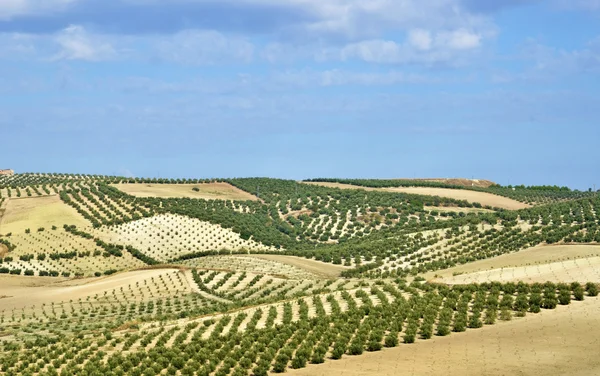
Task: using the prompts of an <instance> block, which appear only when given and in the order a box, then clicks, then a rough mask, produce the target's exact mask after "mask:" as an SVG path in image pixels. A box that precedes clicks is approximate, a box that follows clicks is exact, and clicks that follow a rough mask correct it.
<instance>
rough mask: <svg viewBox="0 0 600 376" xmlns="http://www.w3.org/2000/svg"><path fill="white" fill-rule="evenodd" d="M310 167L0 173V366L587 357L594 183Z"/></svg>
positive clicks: (215, 371) (234, 365) (589, 368)
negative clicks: (299, 171) (518, 182)
mask: <svg viewBox="0 0 600 376" xmlns="http://www.w3.org/2000/svg"><path fill="white" fill-rule="evenodd" d="M317 180H319V181H311V182H296V181H292V180H281V179H270V178H237V179H211V180H203V179H177V180H168V179H131V178H123V177H116V176H96V175H70V174H16V175H12V176H0V201H1V204H0V205H1V206H0V208H1V210H2V211H0V215H1V218H0V304H1V308H0V336H1V337H2V342H0V348H1V349H2V352H0V372H2V373H5V374H14V375H16V374H39V375H56V374H64V375H70V374H102V375H112V374H115V375H118V374H181V375H187V374H194V373H196V374H205V375H209V374H210V375H266V374H270V373H281V372H290V373H292V374H293V373H298V374H311V375H312V374H314V375H319V374H323V375H325V374H327V375H335V374H341V373H348V374H355V375H375V374H397V373H396V372H397V370H398V369H403V370H407V371H409V372H413V373H417V374H418V373H428V374H442V373H444V374H469V372H470V374H483V373H485V374H502V372H504V370H505V368H502V367H503V365H504V364H507V365H508V366H509V367H512V368H510V369H512V370H516V369H517V368H516V367H518V364H517V363H518V362H516V361H514V362H513V361H510V362H508V363H506V362H505V361H503V360H502V359H504V358H503V357H505V356H508V355H509V353H510V352H511V351H513V350H512V349H518V351H519V353H521V354H527V355H524V356H523V358H522V359H520V360H519V361H520V363H519V364H521V366H522V368H521V369H522V370H523V372H524V373H523V374H533V373H536V372H537V371H536V370H545V372H546V371H547V372H550V370H552V369H556V370H562V371H561V372H566V370H567V368H564V367H563V363H564V362H562V361H561V359H574V358H577V359H580V360H581V361H580V362H578V363H577V366H573V367H574V368H570V369H573V370H578V372H579V370H580V371H581V372H582V373H584V372H591V373H590V374H593V373H594V372H595V371H596V370H597V369H598V364H597V363H596V362H594V361H592V360H591V359H593V356H592V354H593V351H595V346H594V344H595V339H594V338H595V337H594V336H595V332H594V331H592V330H590V331H586V330H585V328H586V326H592V327H593V324H594V323H595V321H594V319H593V318H590V317H591V316H590V312H593V310H594V309H597V305H598V298H597V295H598V287H599V286H598V284H600V261H599V260H600V227H599V225H600V214H599V213H600V196H599V195H598V194H596V193H591V192H579V191H571V190H567V189H563V188H559V187H553V186H543V187H518V188H515V189H512V187H511V188H509V187H499V186H497V185H495V184H492V183H491V182H489V181H477V184H473V183H475V181H469V180H466V179H420V180H415V179H412V180H406V179H404V180H402V179H401V180H397V179H395V180H368V179H367V180H349V181H340V180H339V179H317ZM469 182H471V185H468V184H469ZM442 193H443V194H442ZM490 200H493V201H490ZM549 328H551V329H552V330H550V329H549ZM550 332H552V333H562V334H561V335H564V336H565V337H568V334H569V333H573V335H574V336H577V338H570V337H569V338H567V339H563V340H562V341H563V342H561V341H559V340H557V339H556V338H558V337H556V336H554V335H551V333H550ZM514 333H521V334H520V335H518V336H515V335H514ZM561 338H562V337H561ZM535 339H539V341H538V340H535ZM596 342H597V341H596ZM562 343H565V344H568V346H564V349H561V346H560V345H561V344H562ZM576 344H579V348H577V350H576V351H575V350H573V348H572V346H575V345H576ZM505 346H508V347H509V348H510V349H511V350H506V349H504V347H505ZM570 346H571V347H570ZM499 348H500V349H501V351H500V352H498V349H499ZM544 348H550V349H552V351H553V357H552V359H550V358H548V357H546V356H544V354H543V353H541V352H542V350H543V349H544ZM466 354H473V356H474V358H473V359H471V358H470V357H468V358H467V357H466ZM482 359H486V360H487V361H483V360H482ZM584 360H585V361H584ZM455 363H456V364H458V365H457V366H455V365H454V364H455ZM467 365H468V367H467ZM561 367H562V368H561ZM529 371H532V373H527V372H529ZM534 371H535V372H534ZM550 374H551V372H550Z"/></svg>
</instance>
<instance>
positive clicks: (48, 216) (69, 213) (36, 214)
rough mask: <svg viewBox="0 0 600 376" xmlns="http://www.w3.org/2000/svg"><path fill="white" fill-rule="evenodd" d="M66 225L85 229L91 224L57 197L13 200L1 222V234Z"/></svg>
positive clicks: (7, 206) (10, 201)
mask: <svg viewBox="0 0 600 376" xmlns="http://www.w3.org/2000/svg"><path fill="white" fill-rule="evenodd" d="M65 224H68V225H76V226H77V227H84V226H88V225H89V224H90V223H89V222H88V221H87V220H86V219H85V218H84V217H83V216H82V215H81V214H79V213H78V212H77V210H75V209H74V208H72V207H70V206H69V205H67V204H65V203H63V202H62V201H61V200H60V197H58V196H56V195H55V196H41V197H27V198H11V199H9V201H8V204H7V205H6V212H5V213H4V215H3V216H2V219H1V220H0V234H6V233H9V232H12V233H22V232H24V231H25V229H27V228H29V229H31V231H32V232H34V231H37V229H38V228H39V227H44V228H46V229H49V228H51V227H52V226H53V225H54V226H57V227H62V226H63V225H65Z"/></svg>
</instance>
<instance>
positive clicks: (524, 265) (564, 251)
mask: <svg viewBox="0 0 600 376" xmlns="http://www.w3.org/2000/svg"><path fill="white" fill-rule="evenodd" d="M597 256H600V245H587V244H586V245H584V244H582V245H543V246H537V247H532V248H528V249H525V250H523V251H519V252H515V253H507V254H504V255H500V256H497V257H493V258H489V259H485V260H479V261H475V262H471V263H468V264H464V265H458V266H455V267H453V268H449V269H445V270H438V271H435V272H429V273H427V274H425V275H424V277H425V278H426V279H431V278H434V277H435V275H437V276H439V277H444V278H451V277H452V276H454V275H457V274H461V275H460V276H457V277H461V278H460V279H463V278H464V277H463V276H462V275H467V274H474V273H479V274H478V275H480V276H483V275H489V276H490V277H492V276H496V277H498V276H499V275H500V274H503V275H504V276H507V275H508V273H509V270H511V273H513V272H515V271H516V272H517V275H518V274H519V273H520V272H519V270H520V271H521V272H524V271H527V270H528V269H529V270H531V271H532V275H533V274H534V273H533V270H537V269H536V268H534V266H537V265H543V264H550V263H560V262H563V261H569V260H575V259H583V258H590V257H597ZM565 265H566V264H565ZM502 269H504V270H505V273H501V272H500V270H502ZM543 270H548V266H546V267H544V268H542V269H540V272H542V271H543ZM535 274H540V273H535Z"/></svg>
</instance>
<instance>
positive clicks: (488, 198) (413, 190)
mask: <svg viewBox="0 0 600 376" xmlns="http://www.w3.org/2000/svg"><path fill="white" fill-rule="evenodd" d="M302 184H312V185H319V186H322V187H328V188H340V189H362V190H366V191H379V192H401V193H409V194H418V195H424V196H438V197H447V198H452V199H456V200H466V201H468V202H470V203H479V204H481V205H484V206H490V207H496V208H501V209H507V210H518V209H525V208H529V207H531V205H528V204H525V203H523V202H519V201H516V200H513V199H510V198H507V197H503V196H499V195H495V194H493V193H487V192H480V191H471V190H466V189H452V188H431V187H389V188H388V187H386V188H373V187H363V186H358V185H351V184H344V183H327V182H302Z"/></svg>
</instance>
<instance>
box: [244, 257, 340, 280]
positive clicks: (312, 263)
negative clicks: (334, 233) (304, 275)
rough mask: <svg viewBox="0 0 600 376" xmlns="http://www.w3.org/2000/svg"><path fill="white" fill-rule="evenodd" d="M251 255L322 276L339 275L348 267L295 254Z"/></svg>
mask: <svg viewBox="0 0 600 376" xmlns="http://www.w3.org/2000/svg"><path fill="white" fill-rule="evenodd" d="M249 256H251V257H256V258H259V259H264V260H271V261H277V262H281V263H283V264H288V265H292V266H296V267H298V268H301V269H304V270H306V271H308V272H311V273H313V274H316V275H320V276H322V277H324V278H336V277H339V276H340V274H341V273H342V272H343V271H344V270H347V269H348V267H346V266H341V265H335V264H330V263H325V262H321V261H316V260H310V259H306V258H303V257H296V256H286V255H249Z"/></svg>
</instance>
